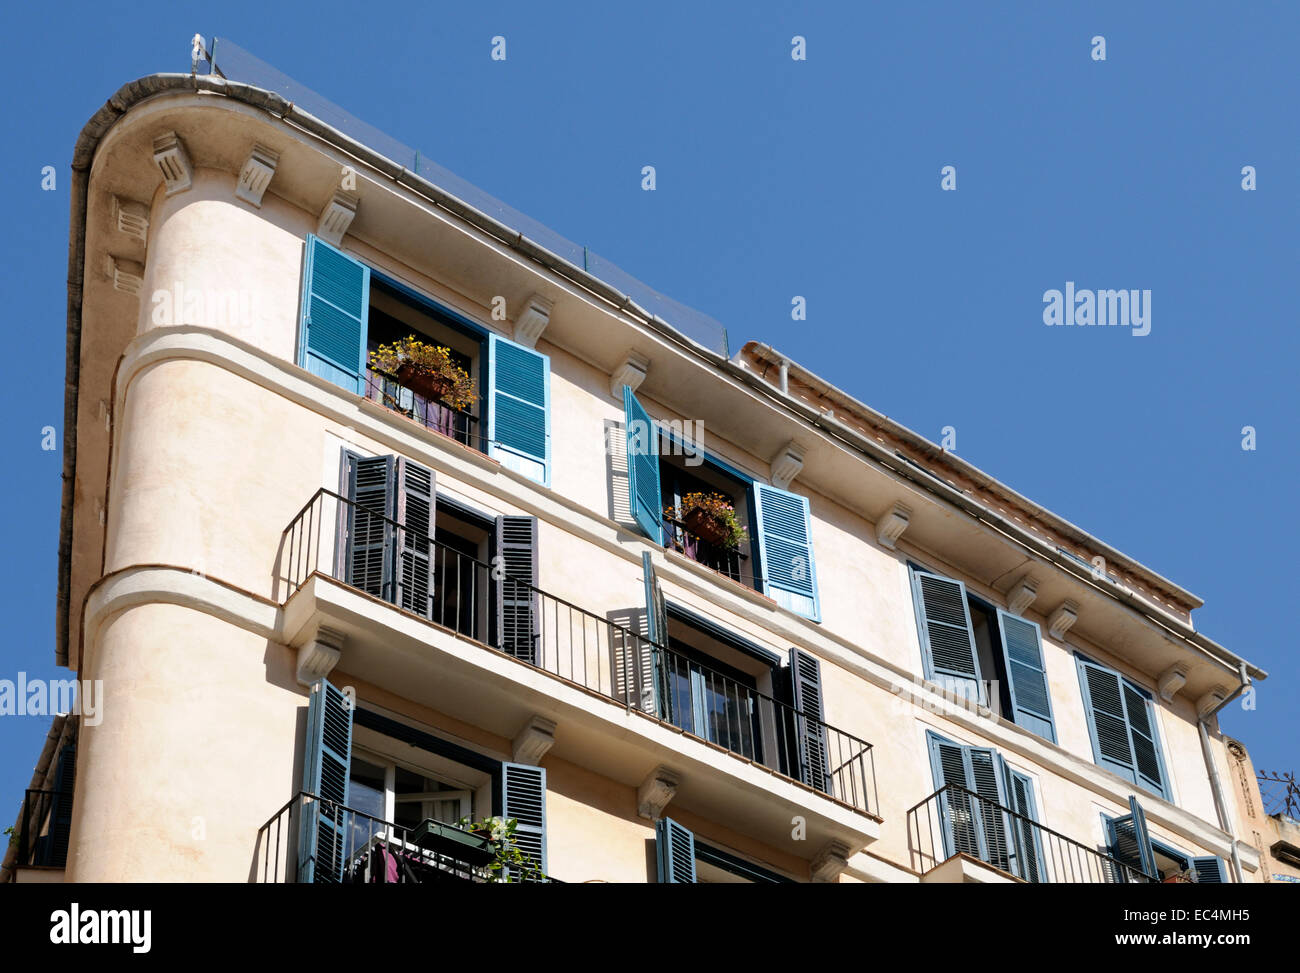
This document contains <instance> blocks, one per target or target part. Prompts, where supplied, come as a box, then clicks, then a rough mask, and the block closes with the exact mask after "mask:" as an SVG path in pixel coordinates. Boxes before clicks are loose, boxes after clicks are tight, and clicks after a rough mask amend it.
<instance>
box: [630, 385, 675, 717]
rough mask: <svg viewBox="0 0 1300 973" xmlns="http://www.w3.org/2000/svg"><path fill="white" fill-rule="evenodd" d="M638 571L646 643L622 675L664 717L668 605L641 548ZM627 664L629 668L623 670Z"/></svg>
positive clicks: (634, 694) (647, 707)
mask: <svg viewBox="0 0 1300 973" xmlns="http://www.w3.org/2000/svg"><path fill="white" fill-rule="evenodd" d="M623 387H624V388H625V389H626V388H627V386H623ZM641 574H642V577H643V581H644V584H645V614H646V635H647V637H648V641H649V643H650V644H649V645H646V646H638V647H637V651H636V652H635V653H633V654H634V656H635V658H633V659H631V660H629V662H630V666H625V671H624V675H623V679H624V681H625V683H627V684H628V692H629V694H630V696H631V701H632V702H636V703H638V705H639V706H640V708H641V709H642V710H644V711H646V712H650V713H654V714H655V715H656V716H658V717H659V718H660V719H668V713H667V712H666V710H665V707H666V705H667V700H668V699H669V698H670V695H671V694H670V692H669V690H668V685H667V682H666V680H667V677H668V674H667V666H666V664H665V662H666V660H665V658H664V654H663V653H664V651H665V650H666V649H667V648H668V609H667V606H666V605H665V604H664V592H663V589H662V588H661V587H659V578H658V576H657V575H656V574H655V566H654V560H653V559H652V558H651V557H650V552H649V551H642V552H641ZM628 668H631V669H632V671H630V672H629V671H627V669H628Z"/></svg>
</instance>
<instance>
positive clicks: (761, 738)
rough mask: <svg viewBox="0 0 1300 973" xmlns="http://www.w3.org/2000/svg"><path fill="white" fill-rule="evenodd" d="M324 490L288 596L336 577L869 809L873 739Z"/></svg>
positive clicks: (303, 529)
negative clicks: (316, 579)
mask: <svg viewBox="0 0 1300 973" xmlns="http://www.w3.org/2000/svg"><path fill="white" fill-rule="evenodd" d="M510 572H511V565H510V563H509V561H507V562H506V564H505V568H504V571H502V570H496V571H494V569H493V567H492V565H490V564H487V563H485V562H483V561H479V560H477V559H476V558H473V557H469V556H468V555H466V554H464V553H462V552H461V551H458V550H456V549H454V548H452V547H450V546H448V545H447V544H444V543H441V542H439V541H438V540H436V539H434V538H432V537H428V536H425V535H423V534H419V533H418V532H416V531H411V530H408V529H406V527H404V526H403V525H402V524H399V523H398V522H396V521H394V520H392V519H390V518H388V517H385V516H384V515H383V514H381V513H376V512H375V511H373V510H370V509H368V508H367V507H365V506H362V505H361V504H359V503H356V502H354V501H351V500H349V499H347V498H345V497H342V496H340V495H339V494H337V493H334V492H332V491H330V490H319V491H317V493H316V495H315V496H314V497H313V498H312V499H311V500H310V501H309V502H308V503H307V505H306V506H305V507H303V509H302V510H301V511H300V512H299V513H298V515H297V516H296V517H295V518H294V519H293V521H292V522H291V523H290V524H289V526H288V527H286V528H285V531H284V537H283V540H282V548H281V574H282V578H283V580H284V582H285V584H286V587H287V592H288V596H292V595H293V593H294V592H295V591H297V590H298V588H299V587H301V586H302V585H303V584H304V583H305V582H306V580H307V579H308V578H309V577H310V576H312V575H313V574H322V575H325V576H327V577H331V578H334V579H335V580H337V581H341V582H343V583H345V584H348V585H350V586H352V587H354V588H357V589H359V590H361V591H364V592H366V593H368V594H371V595H373V596H375V597H378V598H381V599H382V600H384V601H388V602H391V603H393V604H394V605H396V606H397V607H399V608H401V609H403V610H405V611H409V612H412V613H414V614H416V615H418V616H420V617H422V618H425V619H427V620H428V621H430V622H433V623H435V624H437V625H440V626H442V627H443V628H446V629H450V630H451V631H453V632H456V633H458V634H460V635H462V636H464V637H466V638H469V639H473V640H475V641H477V642H479V643H481V644H483V645H484V646H486V647H488V648H491V649H495V650H497V651H500V652H504V653H505V654H507V655H509V656H512V657H513V658H515V659H517V660H518V661H520V662H522V663H525V664H527V665H530V666H534V667H536V668H538V669H541V670H543V671H544V672H547V673H550V674H551V675H552V676H557V677H559V678H560V679H564V680H567V681H569V682H572V683H576V684H578V685H580V686H582V687H584V688H585V689H588V690H592V691H595V692H597V693H600V694H601V695H604V696H606V697H608V698H609V699H610V700H612V701H613V702H615V703H617V704H619V705H621V706H624V707H626V708H627V709H628V710H635V711H637V712H640V713H642V714H644V715H646V716H648V717H651V718H654V719H658V720H662V721H664V722H667V723H670V724H672V725H673V726H676V727H678V728H679V729H681V730H683V731H684V732H686V733H690V734H693V735H694V736H697V737H700V738H701V739H703V740H706V741H708V742H710V743H713V744H715V745H717V746H720V747H722V748H724V749H726V750H728V751H729V752H731V753H732V754H734V755H736V756H738V757H740V758H742V759H745V760H749V761H753V762H755V763H758V764H761V765H763V766H764V767H767V768H768V769H770V770H773V771H775V772H776V773H779V774H781V775H784V776H786V777H789V778H791V779H792V780H795V781H799V782H801V783H804V784H806V785H808V786H810V787H813V788H815V789H816V790H818V791H821V792H822V793H823V794H826V795H828V796H829V797H832V798H834V799H835V800H838V801H840V802H842V803H844V804H847V805H849V806H850V807H853V808H854V809H856V810H859V811H863V812H866V813H868V814H876V813H877V809H878V808H879V799H878V796H877V793H876V779H875V758H874V755H873V753H872V749H871V744H869V743H867V742H866V741H864V740H861V739H859V738H858V737H855V736H853V735H852V734H850V733H846V732H844V731H843V730H840V729H837V728H836V727H833V726H831V725H830V724H828V723H825V722H823V721H822V720H819V719H817V718H816V717H815V716H813V715H810V714H808V713H804V712H802V711H800V710H798V709H796V708H795V707H793V706H791V705H789V704H787V703H784V702H782V701H780V700H778V699H774V698H773V697H771V696H768V695H766V694H764V693H761V692H759V691H757V690H756V689H754V688H753V687H751V686H747V685H744V684H743V683H741V682H739V681H737V680H736V679H733V678H731V677H729V676H726V675H724V674H722V673H720V672H717V671H714V670H713V669H711V668H710V667H708V666H706V665H702V664H700V663H699V662H698V661H695V660H692V659H688V658H687V657H685V656H683V655H680V654H679V653H677V652H674V651H672V650H670V649H669V648H668V647H666V646H663V645H659V644H657V643H654V642H651V641H650V640H649V639H647V638H645V637H644V636H642V635H640V634H638V633H637V632H635V631H633V630H632V629H631V628H629V627H628V625H627V624H624V621H626V622H628V623H629V624H630V623H631V619H630V617H629V616H630V615H631V614H632V612H628V611H622V612H611V613H609V615H607V616H602V615H598V614H596V613H594V612H590V611H587V610H586V609H584V608H580V607H578V606H577V605H575V604H573V603H572V602H569V601H566V600H565V599H563V598H558V597H556V596H555V595H552V594H549V593H547V592H545V591H543V590H542V589H540V588H538V587H536V586H534V585H533V584H531V583H529V582H528V581H526V580H523V579H520V578H516V577H510V576H509V575H510Z"/></svg>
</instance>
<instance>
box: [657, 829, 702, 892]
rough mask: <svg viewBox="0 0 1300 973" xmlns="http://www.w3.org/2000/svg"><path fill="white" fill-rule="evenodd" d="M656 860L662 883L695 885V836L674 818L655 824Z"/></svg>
mask: <svg viewBox="0 0 1300 973" xmlns="http://www.w3.org/2000/svg"><path fill="white" fill-rule="evenodd" d="M655 859H656V860H657V862H658V865H659V881H660V882H661V883H666V882H671V883H678V884H694V883H695V835H694V834H693V833H692V832H690V831H688V830H687V829H686V828H683V827H682V826H681V825H680V824H678V823H677V822H676V821H674V820H673V819H672V818H660V819H659V820H658V821H656V822H655Z"/></svg>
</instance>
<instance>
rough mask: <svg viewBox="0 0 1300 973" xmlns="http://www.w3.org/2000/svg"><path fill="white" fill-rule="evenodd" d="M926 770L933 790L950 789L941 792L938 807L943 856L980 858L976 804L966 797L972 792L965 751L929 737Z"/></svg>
mask: <svg viewBox="0 0 1300 973" xmlns="http://www.w3.org/2000/svg"><path fill="white" fill-rule="evenodd" d="M930 767H931V770H932V771H933V772H934V785H935V788H936V790H943V789H944V788H945V787H947V786H948V785H949V784H951V785H954V786H953V787H950V788H949V789H948V790H947V791H944V794H943V796H942V797H941V798H940V800H939V806H938V813H939V816H940V818H941V819H942V820H941V821H940V822H939V823H940V826H941V831H942V833H943V841H944V853H945V855H947V856H948V857H951V856H953V855H955V854H958V853H961V854H964V855H970V856H972V857H974V858H982V853H983V847H982V844H981V836H980V829H979V827H978V823H977V813H978V812H977V810H976V806H977V805H978V803H979V802H978V801H976V800H975V799H974V798H973V797H971V796H970V795H969V794H967V793H966V791H967V790H974V788H973V787H971V786H970V780H969V778H968V776H967V773H966V748H965V747H963V746H961V745H960V744H956V743H953V742H951V741H949V740H944V739H943V738H941V737H938V736H935V735H933V734H931V735H930ZM957 788H964V790H958V789H957Z"/></svg>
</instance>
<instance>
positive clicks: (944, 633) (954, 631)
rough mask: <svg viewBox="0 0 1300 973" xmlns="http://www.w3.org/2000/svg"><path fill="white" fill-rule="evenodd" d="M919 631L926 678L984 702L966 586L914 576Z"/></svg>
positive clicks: (925, 574) (918, 573)
mask: <svg viewBox="0 0 1300 973" xmlns="http://www.w3.org/2000/svg"><path fill="white" fill-rule="evenodd" d="M912 593H913V599H914V601H915V604H916V621H917V628H918V629H919V631H920V636H921V654H922V658H923V660H924V663H925V669H926V673H925V674H926V677H927V678H928V679H932V680H934V681H936V682H939V683H943V684H951V685H952V688H954V689H955V690H958V691H960V693H961V694H963V695H966V696H967V698H969V699H973V700H982V699H983V687H982V685H981V682H980V668H979V659H978V657H977V656H976V654H975V635H974V630H973V629H972V627H971V621H970V607H969V606H968V605H967V604H966V586H965V585H964V584H962V583H961V582H960V581H954V580H952V579H951V578H944V577H941V576H940V575H937V574H931V573H930V572H928V571H913V572H912Z"/></svg>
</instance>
